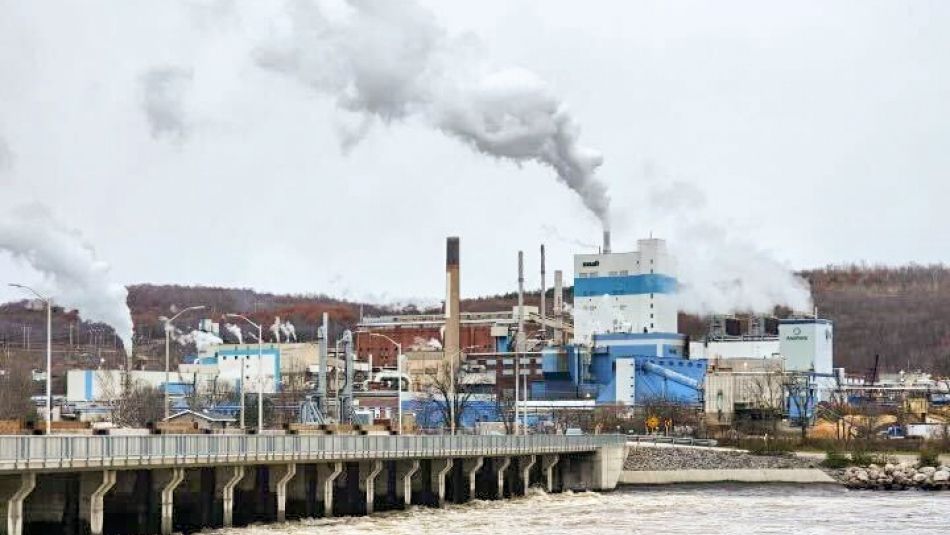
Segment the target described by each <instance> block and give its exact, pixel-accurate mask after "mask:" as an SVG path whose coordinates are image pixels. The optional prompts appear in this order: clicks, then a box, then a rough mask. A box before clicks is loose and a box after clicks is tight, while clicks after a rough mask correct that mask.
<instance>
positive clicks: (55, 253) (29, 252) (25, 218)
mask: <svg viewBox="0 0 950 535" xmlns="http://www.w3.org/2000/svg"><path fill="white" fill-rule="evenodd" d="M0 251H6V252H7V253H10V254H11V255H13V257H14V258H16V259H18V260H23V261H25V262H26V263H28V264H29V265H30V266H31V267H32V268H33V269H35V270H37V271H39V272H40V273H42V274H43V275H45V276H46V278H47V280H48V284H49V286H48V287H47V288H38V290H40V291H43V292H47V293H49V294H50V296H51V297H52V298H53V302H54V303H55V304H57V305H60V306H63V307H66V308H75V309H77V310H78V311H79V314H80V315H81V316H82V318H83V319H84V320H86V321H101V322H103V323H106V324H108V325H109V326H110V327H112V328H113V329H115V332H116V334H117V335H118V336H119V338H120V339H121V340H122V344H123V346H124V347H125V351H126V353H127V354H129V355H131V354H132V315H131V314H130V312H129V307H128V305H127V304H126V300H127V299H128V291H127V290H126V289H125V287H124V286H123V285H121V284H118V283H116V282H115V281H113V280H112V277H111V273H110V268H109V265H108V264H106V263H105V262H103V261H102V260H100V259H99V258H98V257H97V256H96V251H95V249H94V248H93V247H92V245H90V244H89V243H87V242H85V241H84V239H83V237H82V234H80V233H79V231H77V230H74V229H71V228H69V227H67V226H66V225H64V224H62V223H61V222H59V221H57V220H56V219H54V218H53V216H52V214H51V213H50V211H49V210H48V209H47V208H46V207H44V206H42V205H39V204H34V205H30V206H23V207H20V208H16V209H14V210H12V211H10V212H7V213H6V214H4V216H0Z"/></svg>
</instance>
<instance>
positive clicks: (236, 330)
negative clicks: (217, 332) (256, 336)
mask: <svg viewBox="0 0 950 535" xmlns="http://www.w3.org/2000/svg"><path fill="white" fill-rule="evenodd" d="M224 328H225V329H227V330H228V332H229V333H231V336H233V337H234V338H236V339H237V343H239V344H243V343H244V333H242V332H241V328H240V327H238V326H237V325H235V324H233V323H225V324H224Z"/></svg>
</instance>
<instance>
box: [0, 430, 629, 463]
mask: <svg viewBox="0 0 950 535" xmlns="http://www.w3.org/2000/svg"><path fill="white" fill-rule="evenodd" d="M625 441H626V437H624V436H622V435H578V436H566V435H527V436H507V435H500V436H478V435H475V436H473V435H463V436H450V435H427V436H422V435H404V436H390V435H378V436H374V435H369V436H353V435H153V436H69V435H63V436H56V435H51V436H0V471H11V470H23V469H57V468H83V467H133V466H143V467H147V466H156V465H158V466H165V465H178V464H226V463H245V462H278V461H338V460H356V459H399V458H424V457H448V456H474V455H530V454H541V453H571V452H584V451H593V450H596V449H598V448H601V447H604V446H611V445H623V444H624V443H625Z"/></svg>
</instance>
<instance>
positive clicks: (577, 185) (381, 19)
mask: <svg viewBox="0 0 950 535" xmlns="http://www.w3.org/2000/svg"><path fill="white" fill-rule="evenodd" d="M293 6H294V8H293V10H292V13H291V16H292V29H291V31H290V34H289V35H288V36H287V37H286V39H285V40H284V42H283V43H280V44H277V45H273V46H265V47H262V48H260V49H259V51H258V53H257V57H256V59H257V63H258V64H259V65H260V66H262V67H264V68H266V69H269V70H272V71H275V72H279V73H282V74H284V75H287V76H290V77H292V78H294V79H296V80H298V81H299V82H301V83H303V84H306V85H307V86H308V87H310V88H312V89H314V90H315V91H318V92H320V93H324V94H327V95H330V96H333V97H335V98H336V102H337V105H338V106H339V107H340V108H342V109H344V110H347V111H349V112H353V113H355V114H357V115H358V116H362V117H363V119H362V121H360V122H359V126H358V127H357V128H355V129H352V130H351V131H350V132H348V133H347V136H345V138H344V150H347V149H348V148H349V147H351V146H352V145H353V144H354V143H355V142H356V141H357V140H358V139H359V138H360V136H362V135H364V134H365V133H366V132H367V131H368V129H369V128H370V126H371V124H372V118H378V119H380V120H382V121H383V122H385V123H389V122H393V121H402V120H407V119H409V118H414V117H419V118H422V119H423V120H424V121H426V122H427V123H428V124H429V125H431V126H432V127H434V128H437V129H439V130H441V131H442V132H444V133H446V134H448V135H450V136H453V137H456V138H458V139H460V140H461V141H463V142H465V143H466V144H468V145H470V146H472V147H473V148H475V149H476V150H478V151H479V152H482V153H484V154H486V155H490V156H495V157H498V158H503V159H507V160H511V161H513V162H516V163H519V164H520V163H525V162H532V161H533V162H537V163H540V164H543V165H546V166H548V167H550V168H552V169H554V171H555V172H556V173H557V176H558V178H559V179H560V180H561V181H562V182H564V183H565V184H566V185H567V186H568V187H570V188H571V189H572V190H574V191H575V192H576V193H577V194H578V195H580V197H581V199H582V201H583V203H584V205H585V206H586V207H587V208H588V209H589V210H590V211H591V212H593V213H594V214H595V215H596V216H597V217H598V218H599V219H600V220H601V222H602V223H603V224H604V225H605V226H607V224H608V211H609V204H610V200H609V198H608V196H607V193H606V187H605V186H604V184H603V183H602V182H600V181H599V180H597V178H596V177H595V176H594V172H595V170H596V169H597V167H598V166H599V165H600V164H601V162H602V158H601V156H600V154H598V153H596V152H594V151H592V150H590V149H587V148H584V147H582V146H580V145H579V143H578V137H579V134H580V129H579V127H578V126H577V123H576V122H575V121H574V119H573V118H572V117H571V115H570V113H569V112H568V110H567V107H566V106H565V105H564V103H563V102H562V101H561V100H560V99H559V98H558V97H557V96H556V95H554V94H553V92H552V91H551V89H550V88H549V87H548V85H547V84H546V83H545V82H544V81H543V80H541V79H540V78H539V77H538V76H536V75H535V74H534V73H532V72H530V71H527V70H524V69H520V68H498V67H496V66H494V65H491V64H490V63H489V62H487V61H486V60H484V59H483V58H481V57H480V56H479V54H478V52H477V51H476V50H473V47H472V46H470V45H471V42H470V40H461V39H452V38H450V37H449V36H447V35H446V34H445V31H444V30H443V29H442V28H440V27H439V26H438V25H437V23H436V21H435V20H434V18H433V16H432V14H431V13H429V12H428V11H426V10H425V9H423V8H422V7H420V6H419V5H417V4H416V3H415V2H413V1H411V0H402V1H386V2H369V1H363V0H349V1H348V2H347V7H348V8H349V9H348V11H347V13H345V14H344V15H343V16H340V15H339V14H337V13H328V12H327V11H326V10H325V9H323V7H322V6H320V5H318V4H316V3H312V2H306V1H299V2H295V3H294V4H293Z"/></svg>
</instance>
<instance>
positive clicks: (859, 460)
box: [851, 450, 874, 466]
mask: <svg viewBox="0 0 950 535" xmlns="http://www.w3.org/2000/svg"><path fill="white" fill-rule="evenodd" d="M851 463H852V464H854V465H856V466H867V465H869V464H872V463H874V458H873V457H872V456H871V454H870V453H868V452H866V451H864V450H853V451H852V452H851Z"/></svg>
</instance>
